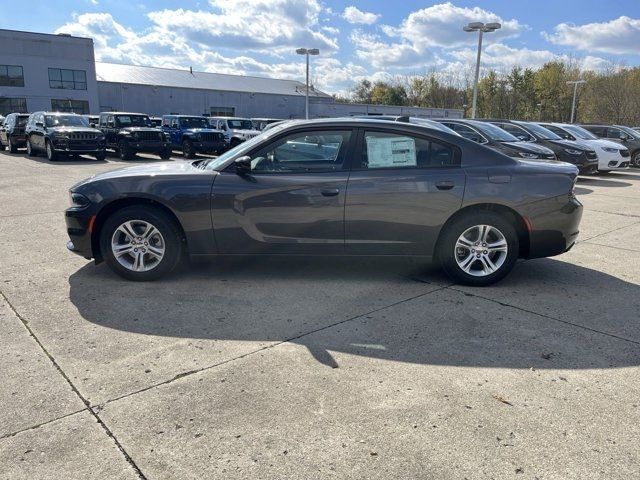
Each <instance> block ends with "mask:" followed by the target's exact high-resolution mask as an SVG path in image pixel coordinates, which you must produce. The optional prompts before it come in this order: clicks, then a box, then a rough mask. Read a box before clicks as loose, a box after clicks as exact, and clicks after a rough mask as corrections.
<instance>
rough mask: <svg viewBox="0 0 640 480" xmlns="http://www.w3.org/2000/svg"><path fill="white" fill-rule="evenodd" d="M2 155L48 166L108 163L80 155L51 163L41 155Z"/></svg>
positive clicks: (6, 153)
mask: <svg viewBox="0 0 640 480" xmlns="http://www.w3.org/2000/svg"><path fill="white" fill-rule="evenodd" d="M2 153H4V154H5V155H6V156H9V157H15V158H20V159H23V160H29V161H30V162H35V163H46V164H48V165H95V164H103V163H108V161H107V160H97V159H96V158H94V157H91V156H88V155H86V156H85V155H82V156H79V157H73V158H69V157H64V156H63V157H59V158H58V159H56V160H55V161H53V162H50V161H49V160H47V158H46V157H45V156H43V154H40V155H38V156H35V157H30V156H28V155H27V152H26V151H24V152H18V153H10V152H8V151H7V152H2Z"/></svg>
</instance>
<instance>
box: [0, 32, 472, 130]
mask: <svg viewBox="0 0 640 480" xmlns="http://www.w3.org/2000/svg"><path fill="white" fill-rule="evenodd" d="M0 45H1V46H2V47H1V48H0V115H6V114H8V113H11V112H34V111H38V110H54V111H73V112H76V113H85V114H88V113H91V114H98V113H99V112H101V111H114V110H124V111H130V112H131V111H134V112H141V113H147V114H149V115H163V114H171V113H174V114H188V115H212V116H213V115H215V116H218V115H224V116H237V117H249V118H282V119H289V118H304V112H305V90H306V88H305V85H304V83H301V82H298V81H295V80H282V79H275V78H262V77H252V76H247V75H226V74H220V73H207V72H196V71H193V70H191V69H188V70H186V69H185V70H178V69H168V68H158V67H141V66H133V65H120V64H113V63H101V62H98V63H96V62H95V57H94V51H93V40H92V39H90V38H79V37H72V36H69V35H49V34H42V33H28V32H18V31H14V30H0ZM348 115H411V116H417V117H426V118H429V117H450V118H460V117H462V110H455V109H436V108H419V107H395V106H383V105H353V104H340V103H336V102H335V101H334V100H333V98H332V97H331V96H330V95H327V94H326V93H324V92H321V91H319V90H315V89H311V90H310V92H309V116H310V117H311V118H316V117H339V116H348Z"/></svg>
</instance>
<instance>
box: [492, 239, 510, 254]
mask: <svg viewBox="0 0 640 480" xmlns="http://www.w3.org/2000/svg"><path fill="white" fill-rule="evenodd" d="M487 250H489V251H490V252H506V251H507V241H506V240H505V239H502V240H498V241H497V242H493V243H488V244H487Z"/></svg>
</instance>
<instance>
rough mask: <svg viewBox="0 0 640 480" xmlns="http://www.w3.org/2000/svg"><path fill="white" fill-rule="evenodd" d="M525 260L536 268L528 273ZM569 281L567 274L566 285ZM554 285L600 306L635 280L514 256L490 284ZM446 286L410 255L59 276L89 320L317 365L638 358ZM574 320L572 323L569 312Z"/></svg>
mask: <svg viewBox="0 0 640 480" xmlns="http://www.w3.org/2000/svg"><path fill="white" fill-rule="evenodd" d="M530 262H539V263H537V264H536V266H535V267H536V268H531V266H532V265H531V264H530ZM532 271H535V273H532ZM572 278H573V279H578V280H577V281H575V282H573V283H572V281H571V280H569V281H568V282H567V281H566V279H572ZM416 282H418V283H420V284H421V285H420V287H422V289H421V290H418V291H420V292H423V293H426V292H431V293H428V294H425V295H423V296H420V295H422V294H420V293H419V294H417V295H413V296H414V297H418V298H416V299H415V300H410V301H405V300H398V298H397V297H398V295H396V298H395V299H394V300H389V301H388V302H386V301H385V303H386V304H393V306H392V308H393V309H392V310H388V309H386V308H376V307H374V306H373V304H374V303H375V300H376V299H375V298H374V297H376V296H377V295H381V293H380V292H381V289H382V290H384V289H385V288H392V287H391V286H392V285H393V286H394V288H399V289H400V291H401V292H402V289H403V288H404V289H406V291H407V292H408V291H409V290H410V289H411V288H413V291H414V292H415V291H416V290H417V287H418V285H417V284H416ZM558 282H560V291H561V294H560V296H561V297H562V298H564V295H566V298H565V299H564V300H562V298H561V299H560V301H561V302H562V303H563V304H564V305H566V304H567V302H572V301H573V302H580V298H583V296H584V295H591V296H593V295H599V294H601V295H603V299H602V301H603V302H609V304H611V305H613V304H615V302H616V301H617V300H618V298H617V297H618V296H619V297H621V298H620V299H619V300H621V301H622V297H624V298H638V297H639V294H640V287H639V286H638V285H636V284H633V283H629V282H626V281H624V280H622V279H620V278H617V277H614V276H611V275H607V274H605V273H602V272H599V271H597V270H592V269H588V268H584V267H580V266H577V265H573V264H569V263H565V262H561V261H558V260H553V259H541V260H535V261H529V262H523V263H522V264H520V265H519V266H518V267H517V268H516V269H515V270H514V272H513V273H512V274H511V275H510V276H509V277H507V279H505V280H504V281H503V282H502V283H500V284H498V285H497V286H494V287H491V289H492V290H493V289H497V291H498V293H497V294H498V295H499V294H500V291H502V293H505V292H509V291H513V290H515V291H517V292H518V294H519V295H533V296H534V297H535V298H536V299H537V301H538V302H545V299H546V298H556V299H557V297H558V295H559V286H558ZM398 283H399V284H400V285H399V287H398ZM428 284H430V285H428ZM336 285H337V286H336ZM450 285H451V284H450V283H449V281H448V279H446V278H445V277H444V276H443V275H442V274H441V273H440V272H439V270H438V269H437V268H435V267H434V266H426V267H425V266H424V265H421V264H420V262H411V261H407V262H394V261H386V260H385V261H380V260H379V259H374V260H364V259H363V260H352V259H326V258H322V259H306V258H305V259H299V258H297V259H291V258H288V259H287V258H273V257H271V258H268V259H258V260H256V259H255V258H246V259H222V260H217V261H214V262H212V263H209V264H204V265H201V266H197V267H192V268H185V269H183V270H181V271H179V272H178V273H177V274H174V275H171V276H170V277H168V278H167V279H164V280H162V281H158V282H152V283H136V282H127V281H124V280H121V279H120V278H119V277H116V276H115V275H114V274H113V273H111V271H110V270H108V268H107V267H106V266H104V265H99V266H94V265H93V264H88V265H86V266H84V267H82V268H80V269H79V270H78V271H76V272H75V273H74V274H72V275H71V276H70V278H69V287H70V299H71V302H72V303H73V305H74V306H75V307H76V308H77V310H78V312H79V313H80V315H81V316H82V317H83V318H84V319H86V320H87V321H88V322H91V323H94V324H96V325H100V326H102V327H106V328H111V329H116V330H120V331H126V332H131V333H135V334H143V335H153V336H165V337H174V338H186V339H208V340H221V341H229V340H230V341H255V342H262V343H264V342H282V341H289V342H292V343H296V344H299V345H303V346H305V347H306V348H307V349H308V351H309V352H310V354H311V355H312V356H313V357H314V358H315V359H316V360H317V361H318V362H320V363H321V364H323V365H325V366H327V367H332V368H337V367H338V366H339V365H338V363H337V361H336V360H335V359H334V358H333V356H332V355H331V353H330V352H332V351H333V352H344V353H348V354H352V355H360V356H367V357H372V358H376V359H385V360H392V361H398V362H411V363H420V364H432V365H452V366H464V367H466V366H471V367H488V368H517V369H529V368H531V367H534V368H538V369H543V368H552V369H585V368H591V369H592V368H611V367H623V366H630V365H640V349H639V348H638V345H637V342H636V343H635V344H634V342H624V341H620V340H615V342H617V344H616V345H615V347H612V342H613V341H614V340H612V336H610V335H605V334H602V333H596V332H594V331H593V330H591V328H589V327H588V326H587V327H585V328H579V327H576V325H572V322H566V323H563V322H562V321H558V320H553V319H551V318H548V317H544V316H539V315H535V314H532V313H526V312H524V311H523V310H521V309H520V308H516V307H509V306H505V305H503V304H502V303H501V302H496V301H491V300H487V299H482V298H478V297H482V296H489V295H490V293H489V291H488V290H487V289H471V290H465V289H459V288H458V287H453V288H454V290H452V289H449V288H448V287H449V286H450ZM336 289H338V290H339V292H340V293H339V294H338V293H335V292H336ZM328 291H332V292H334V293H333V295H334V298H332V295H331V294H328V293H327V292H328ZM529 291H531V293H527V292H529ZM367 295H371V296H372V298H371V299H367ZM407 295H408V294H407ZM345 296H347V297H348V299H349V301H350V302H351V303H353V302H356V303H357V302H358V301H360V302H361V303H360V304H358V310H357V312H355V313H354V314H353V315H351V316H348V315H345V312H344V309H345V307H344V306H343V304H342V303H340V302H344V297H345ZM352 297H353V298H352ZM400 297H402V295H400ZM604 297H606V298H604ZM614 297H615V298H614ZM408 298H411V296H408ZM368 302H370V304H369V303H368ZM394 302H395V303H394ZM578 305H579V303H576V306H578ZM363 312H369V313H364V314H363ZM625 312H626V313H625ZM594 315H596V314H594ZM632 317H633V318H632ZM346 320H349V321H346ZM607 322H608V323H607V328H609V329H610V330H613V331H616V329H623V327H624V326H625V325H627V324H631V323H633V322H635V323H637V322H638V318H637V311H636V312H635V314H634V312H633V309H632V308H627V309H621V310H620V311H619V312H617V313H616V316H615V317H614V316H612V318H608V319H607ZM574 323H575V324H581V323H582V319H581V318H578V314H577V313H576V318H575V320H574ZM328 326H332V327H333V328H326V327H328ZM603 328H604V327H603ZM308 332H315V333H312V334H306V333H308Z"/></svg>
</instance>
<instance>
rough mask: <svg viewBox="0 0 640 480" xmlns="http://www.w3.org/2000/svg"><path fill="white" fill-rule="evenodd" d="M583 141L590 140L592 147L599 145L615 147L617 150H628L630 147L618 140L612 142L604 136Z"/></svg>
mask: <svg viewBox="0 0 640 480" xmlns="http://www.w3.org/2000/svg"><path fill="white" fill-rule="evenodd" d="M583 141H584V142H588V143H589V144H590V145H591V146H592V147H594V146H598V147H608V148H615V149H616V150H628V148H627V147H626V146H625V145H623V144H621V143H617V142H612V141H611V140H605V139H604V138H598V139H597V140H596V139H593V140H583Z"/></svg>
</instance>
